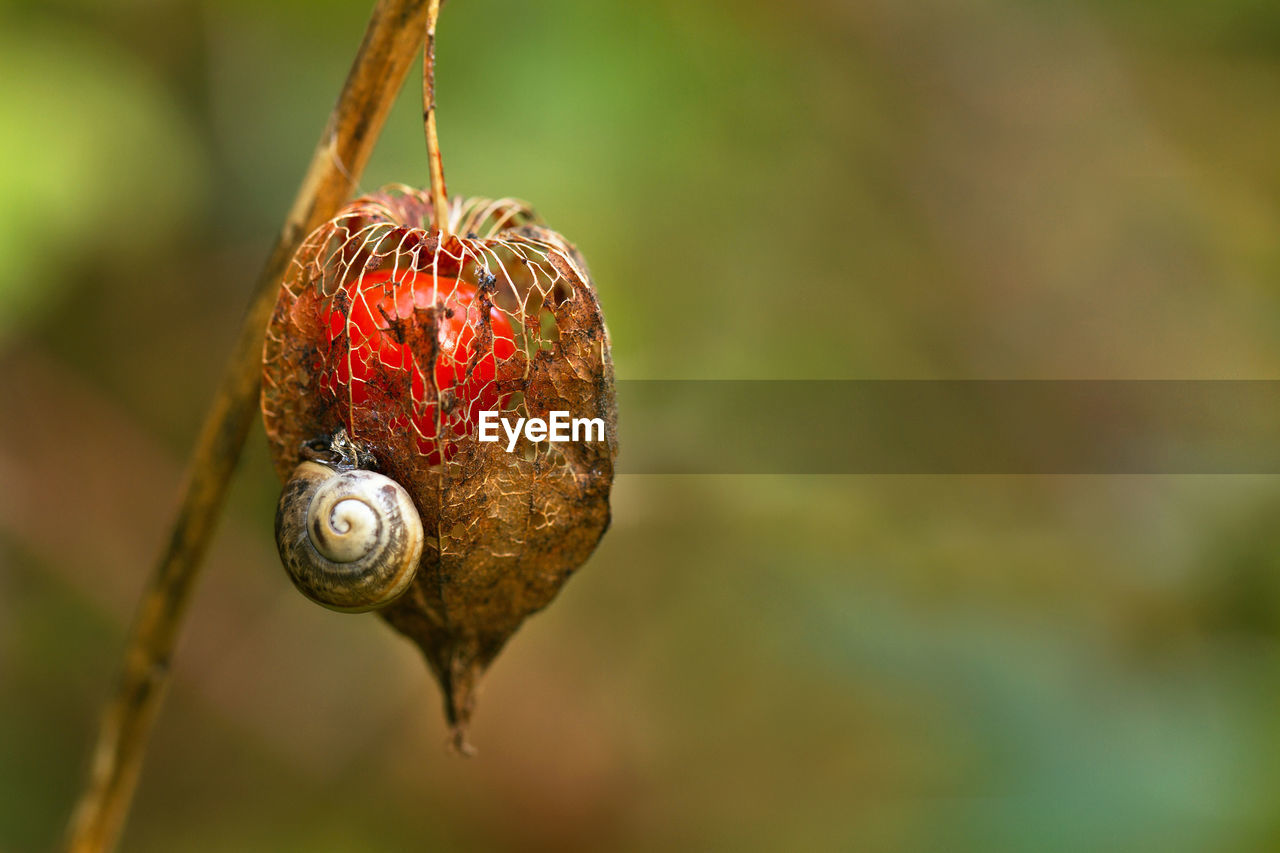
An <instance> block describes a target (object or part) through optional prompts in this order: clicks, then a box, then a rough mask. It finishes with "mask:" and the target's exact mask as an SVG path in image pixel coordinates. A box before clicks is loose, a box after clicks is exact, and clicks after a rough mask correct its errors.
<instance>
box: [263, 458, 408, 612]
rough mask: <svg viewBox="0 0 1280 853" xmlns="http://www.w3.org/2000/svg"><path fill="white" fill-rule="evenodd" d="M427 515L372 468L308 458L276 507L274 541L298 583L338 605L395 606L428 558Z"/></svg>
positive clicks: (327, 602)
mask: <svg viewBox="0 0 1280 853" xmlns="http://www.w3.org/2000/svg"><path fill="white" fill-rule="evenodd" d="M422 542H423V533H422V520H421V519H420V518H419V516H418V510H417V507H415V506H414V503H413V499H412V498H411V497H410V496H409V493H408V492H406V491H405V489H404V488H403V487H402V486H400V484H399V483H397V482H395V481H394V480H392V479H390V478H389V477H385V476H383V475H382V474H379V473H377V472H374V471H368V470H362V469H358V468H356V469H348V470H342V469H340V468H336V467H333V466H332V465H329V464H325V463H324V462H320V461H314V460H305V461H303V462H302V463H300V464H299V465H298V467H297V468H295V469H294V472H293V476H292V477H291V478H290V479H289V482H288V483H287V484H286V485H285V488H284V493H283V494H282V495H281V496H280V505H279V507H278V508H277V510H276V546H277V548H279V550H280V559H281V561H282V562H283V563H284V567H285V569H286V570H287V571H288V572H289V577H290V578H292V579H293V583H294V585H295V586H297V587H298V589H299V590H301V591H302V593H303V594H304V595H306V596H307V597H308V598H310V599H311V600H312V601H315V602H316V603H318V604H322V605H324V606H325V607H328V608H331V609H333V610H341V611H345V612H350V613H355V612H360V611H363V610H375V609H377V608H379V607H382V606H384V605H386V604H390V603H391V602H392V601H394V600H395V599H396V598H397V597H399V595H400V594H401V593H403V592H404V591H405V589H407V588H408V586H409V583H410V582H411V581H412V580H413V577H414V575H415V574H416V573H417V571H418V561H419V560H420V559H421V557H422Z"/></svg>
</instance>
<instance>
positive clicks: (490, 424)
mask: <svg viewBox="0 0 1280 853" xmlns="http://www.w3.org/2000/svg"><path fill="white" fill-rule="evenodd" d="M548 414H549V415H550V416H551V417H550V419H549V420H543V419H542V418H516V419H515V423H514V425H513V424H512V421H511V419H510V418H504V417H500V416H499V414H498V413H497V412H495V411H486V412H481V413H480V440H481V441H486V442H493V441H498V440H499V438H500V437H499V435H498V425H499V424H501V425H502V431H503V432H505V433H506V434H507V452H508V453H511V452H512V451H514V450H515V449H516V442H517V441H519V439H520V433H521V432H523V433H524V437H525V438H527V439H528V440H529V441H534V442H537V441H555V442H562V441H604V420H603V419H602V418H571V417H569V413H568V412H562V411H559V410H556V411H552V412H549V413H548Z"/></svg>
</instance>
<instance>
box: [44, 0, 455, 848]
mask: <svg viewBox="0 0 1280 853" xmlns="http://www.w3.org/2000/svg"><path fill="white" fill-rule="evenodd" d="M432 5H433V6H436V5H437V2H435V0H433V3H432ZM426 20H427V0H379V2H378V5H377V6H376V7H375V9H374V11H373V15H372V17H371V18H370V20H369V25H368V28H367V29H366V31H365V36H364V41H363V42H362V43H361V45H360V50H359V52H358V53H357V54H356V58H355V62H354V63H353V65H352V68H351V72H350V74H349V75H348V77H347V80H346V83H345V85H344V86H343V89H342V93H341V94H340V95H339V97H338V102H337V104H336V105H335V106H334V109H333V112H332V113H331V114H330V116H329V123H328V125H327V126H326V127H325V131H324V134H323V136H321V138H320V143H319V144H318V145H317V147H316V150H315V153H314V155H313V156H312V159H311V165H310V167H309V168H308V170H307V174H306V177H305V178H304V179H303V182H302V186H301V187H300V188H299V190H298V195H297V198H296V199H295V201H294V204H293V208H292V210H290V212H289V216H288V219H287V220H286V221H285V225H284V228H283V229H282V231H281V233H280V236H279V237H278V238H277V240H276V243H275V246H274V248H273V249H272V250H271V254H270V256H269V257H268V259H267V262H266V265H265V266H264V268H263V270H262V273H261V274H260V276H259V277H258V282H257V291H256V295H255V296H254V298H253V302H252V304H251V306H250V308H249V312H248V315H247V316H246V318H245V321H244V325H243V326H242V328H241V330H240V336H239V339H238V340H237V341H236V345H235V350H234V352H233V353H232V355H231V359H230V362H229V363H228V365H227V368H226V372H225V373H224V375H223V378H222V383H221V385H220V386H219V388H218V390H217V393H216V395H215V396H214V399H213V405H212V407H211V409H210V411H209V414H208V416H207V417H206V419H205V422H204V426H203V428H202V429H201V431H200V436H199V439H198V440H197V442H196V446H195V450H194V451H193V453H192V456H191V461H190V464H189V468H188V473H187V479H186V485H185V490H184V492H183V496H182V501H181V504H180V505H179V509H178V515H177V518H176V519H175V520H174V523H173V530H172V535H171V537H170V540H169V543H168V545H167V546H166V547H165V549H164V552H163V553H162V554H161V556H160V560H159V562H158V564H157V565H156V567H155V570H154V572H153V574H152V575H151V578H150V580H149V581H148V583H147V587H146V589H145V591H144V592H143V594H142V599H141V602H140V604H139V607H138V612H137V614H136V616H135V621H134V623H133V626H132V629H131V633H130V636H129V641H128V649H127V651H126V654H125V660H124V671H123V673H122V674H121V679H120V684H119V688H118V690H117V692H116V695H115V696H114V697H113V698H112V700H111V701H110V703H109V704H108V705H107V708H106V709H105V711H104V713H103V716H102V723H101V729H100V731H99V733H98V741H97V744H96V746H95V747H94V751H93V754H92V759H91V766H90V769H89V777H88V779H87V780H86V783H85V787H84V790H83V793H82V794H81V797H80V800H79V802H78V804H77V805H76V808H75V811H74V813H73V814H72V817H71V822H70V824H69V826H68V835H67V845H66V849H67V850H68V851H71V853H90V851H93V853H98V851H107V850H111V849H113V848H114V847H115V844H116V841H117V840H118V838H119V835H120V831H121V829H122V828H123V826H124V821H125V817H126V815H127V813H128V809H129V804H130V801H131V800H132V797H133V791H134V788H135V787H136V784H137V781H138V774H139V771H140V769H141V766H142V758H143V754H144V751H145V749H146V743H147V737H148V734H149V733H150V730H151V726H152V724H153V723H154V722H155V719H156V716H157V714H158V712H159V709H160V702H161V700H162V698H163V695H164V688H165V686H166V684H167V682H168V675H169V666H170V660H171V658H172V654H173V646H174V641H175V640H176V638H177V635H178V631H179V628H180V627H181V623H182V618H183V615H184V614H185V612H186V607H187V603H188V602H189V600H190V598H191V593H192V590H193V588H194V585H195V580H196V576H197V574H198V570H199V568H200V565H201V561H202V559H203V557H204V553H205V550H206V549H207V546H208V544H209V540H210V538H211V536H212V534H213V530H214V525H215V522H216V520H217V516H218V512H219V510H220V509H221V507H222V504H223V501H224V499H225V497H226V491H227V485H228V483H229V481H230V479H231V473H232V471H233V470H234V468H235V465H236V461H237V459H238V458H239V456H240V451H241V449H242V447H243V446H244V440H245V436H246V434H247V433H248V430H249V426H250V424H251V423H252V421H253V417H254V415H255V414H256V412H257V410H258V392H259V387H260V383H261V377H262V341H263V332H264V329H265V328H266V325H267V319H268V318H269V316H270V315H271V311H272V307H273V305H274V303H275V298H276V291H277V289H278V288H279V285H280V279H281V276H282V275H283V274H284V272H285V269H286V267H287V265H288V263H289V259H290V258H291V257H292V256H293V254H294V252H295V251H296V250H297V248H298V246H299V244H300V243H301V242H302V239H303V238H304V237H305V236H306V235H307V234H308V233H309V232H310V231H312V230H313V229H315V228H316V227H318V226H319V225H320V224H322V223H323V222H325V221H327V220H329V219H330V218H332V217H333V216H334V214H336V213H337V211H338V209H339V207H340V206H341V205H342V204H343V203H344V202H345V201H346V200H347V199H348V198H349V197H350V196H351V194H352V192H353V191H354V190H355V187H356V182H357V180H358V179H359V176H360V174H361V173H362V172H363V171H364V167H365V164H366V163H367V162H368V159H369V155H370V153H371V152H372V150H373V145H374V142H375V141H376V140H377V138H378V134H379V133H380V132H381V130H382V125H383V123H384V121H385V120H386V117H387V113H388V112H389V111H390V109H391V104H392V101H393V100H394V98H395V95H396V93H397V92H398V91H399V89H400V86H401V84H402V83H403V82H404V78H405V76H406V75H407V74H408V71H409V67H410V65H411V64H412V62H413V57H414V56H415V54H416V53H417V49H418V45H419V44H421V43H422V33H423V29H424V26H425V24H426Z"/></svg>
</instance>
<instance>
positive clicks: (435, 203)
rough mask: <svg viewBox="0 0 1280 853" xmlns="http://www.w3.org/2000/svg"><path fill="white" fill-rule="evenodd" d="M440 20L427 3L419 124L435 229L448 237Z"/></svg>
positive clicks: (436, 3)
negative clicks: (439, 111)
mask: <svg viewBox="0 0 1280 853" xmlns="http://www.w3.org/2000/svg"><path fill="white" fill-rule="evenodd" d="M439 17H440V0H430V2H428V3H427V41H426V45H425V46H424V47H423V50H422V120H423V122H424V123H425V126H426V130H427V161H428V165H429V168H430V169H431V205H432V207H434V208H435V219H436V223H435V224H436V228H438V229H439V230H440V233H441V234H448V233H449V191H448V190H447V189H445V185H444V159H443V158H441V156H440V137H439V135H438V134H437V133H436V19H437V18H439Z"/></svg>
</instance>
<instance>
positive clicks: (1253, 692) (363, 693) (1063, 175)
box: [0, 0, 1280, 851]
mask: <svg viewBox="0 0 1280 853" xmlns="http://www.w3.org/2000/svg"><path fill="white" fill-rule="evenodd" d="M370 6H371V3H370V2H368V1H367V0H351V2H335V0H272V2H262V0H252V2H251V0H115V2H102V0H26V2H13V0H8V2H4V3H2V4H0V10H2V11H0V850H3V851H26V850H43V849H49V848H50V847H51V846H53V845H54V844H55V843H56V841H57V839H58V837H59V836H60V833H61V831H62V826H63V824H64V821H65V818H66V816H67V812H68V810H69V807H70V804H71V802H72V801H73V799H74V797H75V794H76V791H77V787H78V784H79V782H80V781H81V778H82V774H83V771H84V769H85V766H86V760H87V759H86V756H87V750H88V748H89V746H90V743H91V740H92V738H93V736H94V733H95V729H96V720H97V715H98V712H99V710H100V708H101V706H102V703H103V701H104V700H105V698H106V696H107V695H108V692H109V690H110V689H111V686H112V684H113V682H114V679H115V675H116V672H117V668H118V659H119V655H120V653H121V650H122V644H123V640H124V632H125V628H126V625H127V622H128V619H129V617H130V614H131V612H132V607H133V603H134V601H135V599H136V596H137V593H138V591H139V590H140V588H141V585H142V583H143V579H144V577H145V575H146V573H147V571H148V569H149V567H150V565H151V563H152V560H153V559H154V555H155V554H156V553H157V551H158V549H159V547H160V545H161V544H162V542H163V540H164V536H165V528H166V525H167V524H168V522H169V520H170V517H171V514H172V511H173V501H174V499H175V496H176V494H177V490H178V484H179V478H180V475H181V468H182V465H183V459H184V457H185V454H186V452H187V451H188V449H189V447H190V446H191V444H192V441H193V438H194V434H195V431H196V429H197V426H198V424H199V422H200V420H201V418H202V417H203V415H204V411H205V408H206V405H207V401H208V399H209V397H210V395H211V392H212V390H213V388H214V386H215V383H216V381H217V377H218V375H219V373H220V371H221V369H222V365H223V363H224V360H225V357H226V355H227V354H228V352H229V350H230V346H231V342H232V340H233V339H234V335H235V330H236V327H237V324H238V322H239V320H240V317H241V313H242V311H243V309H244V306H245V305H246V304H247V300H248V296H249V291H250V287H251V282H252V281H253V279H254V276H255V273H256V271H257V269H258V267H259V265H260V263H261V261H262V260H263V258H264V255H265V252H266V250H267V247H268V245H269V243H270V241H271V239H272V238H273V236H274V235H275V233H276V231H277V229H278V228H279V226H280V223H281V221H282V219H283V216H284V213H285V211H286V209H287V207H288V205H289V202H290V200H291V198H292V194H293V192H294V189H295V188H296V186H297V184H298V182H299V179H300V178H301V175H302V170H303V167H304V165H305V163H306V160H307V158H308V156H309V153H310V150H311V147H312V145H313V144H314V141H315V139H316V137H317V135H318V134H319V131H320V129H321V128H322V126H323V124H324V121H325V117H326V115H327V112H328V110H329V107H330V106H331V104H332V102H333V100H334V98H335V97H336V94H337V92H338V89H339V87H340V85H341V82H342V79H343V77H344V76H345V73H346V69H347V66H348V64H349V62H350V59H351V57H352V55H353V54H354V51H355V48H356V45H357V43H358V41H359V38H360V34H361V32H362V30H363V25H364V21H365V19H366V17H367V14H368V11H369V8H370ZM439 56H440V63H441V67H440V72H439V82H440V93H439V104H440V121H441V133H442V141H443V146H444V152H445V158H446V164H447V170H448V177H449V186H450V188H451V189H453V190H454V191H455V192H461V193H467V194H484V195H504V194H505V195H517V196H521V197H524V198H527V199H530V200H532V201H533V202H534V203H535V204H536V205H537V206H538V208H539V209H540V211H541V212H542V213H543V215H544V216H545V217H546V219H547V220H548V221H549V222H550V223H551V224H552V225H553V226H554V227H556V228H558V229H560V230H562V231H563V232H564V233H565V234H567V235H569V236H570V237H571V238H572V239H574V240H575V241H576V242H577V243H578V244H579V246H580V247H581V248H582V249H583V251H584V252H585V254H586V255H587V257H588V258H589V260H590V262H591V264H592V268H593V271H594V272H595V275H596V278H597V281H598V283H599V288H600V296H601V300H602V303H603V305H604V307H605V310H606V314H607V317H608V319H609V323H610V327H611V330H612V334H613V342H614V355H615V359H616V362H617V368H618V375H619V377H621V378H626V379H653V378H689V379H702V378H739V379H740V378H771V379H786V378H930V379H952V378H954V379H964V378H1072V379H1092V378H1217V377H1233V378H1242V377H1247V378H1275V377H1277V375H1278V373H1280V334H1278V333H1280V287H1278V286H1277V280H1278V278H1277V277H1278V275H1280V240H1278V239H1277V235H1280V157H1277V156H1276V151H1277V147H1278V143H1280V6H1278V5H1277V4H1275V3H1273V2H1270V0H1218V2H1213V3H1206V2H1195V0H1169V2H1163V3H1158V4H1157V3H1149V2H1138V0H1081V1H1080V2H1065V0H920V2H912V3H899V2H895V0H795V2H790V3H777V2H762V0H657V2H647V3H623V2H619V3H602V2H599V0H543V2H539V3H530V2H527V0H451V2H450V3H449V4H448V6H447V7H446V9H445V13H444V15H443V19H442V23H441V40H440V46H439ZM412 80H413V77H411V83H410V85H409V87H408V89H407V90H406V92H405V93H404V96H403V97H402V98H401V100H400V102H399V103H398V106H397V109H396V112H395V113H394V115H393V116H392V118H391V120H390V122H389V124H388V126H387V129H386V131H385V134H384V136H383V139H382V141H381V143H380V144H379V147H378V150H377V153H376V155H375V157H374V160H373V162H372V164H371V166H370V168H369V169H368V171H367V173H366V175H365V178H364V180H363V182H362V186H363V187H364V188H365V189H372V188H376V187H377V186H379V185H380V184H382V183H384V182H389V181H404V182H410V183H418V184H422V183H425V181H426V174H427V167H426V158H425V155H424V149H423V142H422V134H421V127H420V124H419V116H418V98H419V92H418V90H417V88H416V86H415V84H414V83H413V82H412ZM761 405H762V406H767V405H768V403H767V401H762V403H761ZM622 417H623V418H624V419H625V417H626V412H625V411H624V412H623V413H622ZM774 417H776V419H777V425H778V431H779V436H780V438H779V440H780V441H785V440H786V439H785V435H786V433H787V431H788V430H790V429H796V428H802V427H804V426H806V425H801V424H795V423H790V422H788V416H787V412H786V411H778V412H776V414H775V415H774ZM833 428H838V427H833ZM623 453H624V454H625V453H626V448H625V447H623ZM277 494H278V484H277V483H276V482H275V481H274V479H273V476H272V474H271V472H270V470H269V467H268V465H267V462H266V458H265V446H264V440H263V437H262V434H261V429H260V427H257V428H255V431H254V433H253V434H252V435H251V436H250V440H249V445H248V452H247V454H246V456H245V459H244V461H243V464H242V465H241V468H240V471H239V475H238V478H237V480H236V485H235V488H234V493H233V498H232V501H231V504H230V507H229V510H228V512H227V513H226V515H225V517H224V520H223V523H222V525H221V528H220V532H219V535H218V538H217V543H216V546H215V548H214V551H213V555H212V558H211V560H210V562H209V565H208V568H207V571H206V573H205V576H204V578H203V580H202V582H201V586H200V588H199V592H198V597H197V600H196V603H195V606H194V608H193V610H192V612H191V615H190V621H189V624H188V625H187V628H186V630H185V633H184V638H183V641H182V643H181V646H180V649H179V654H178V657H177V660H176V673H175V679H174V684H173V687H172V690H171V692H170V695H169V699H168V703H167V705H166V707H165V710H164V713H163V716H162V718H161V720H160V722H159V725H158V729H157V731H156V733H155V737H154V740H153V744H152V747H151V751H150V754H149V757H148V761H147V764H146V767H145V771H144V776H143V779H142V784H141V788H140V790H139V795H138V798H137V802H136V807H135V810H134V812H133V815H132V819H131V822H130V824H129V826H128V829H127V832H126V835H125V837H124V844H123V849H126V850H134V851H173V850H184V851H223V850H226V851H230V850H235V851H247V850H252V851H257V850H262V851H287V850H298V851H349V850H361V851H382V850H385V851H403V850H454V851H470V850H478V851H479V850H485V851H487V850H493V851H505V850H557V851H574V850H582V851H598V850H624V851H641V850H653V849H677V850H682V849H688V850H848V849H858V850H867V851H878V850H884V851H911V850H948V851H958V850H974V851H1003V850H1027V849H1035V850H1048V851H1056V850H1063V851H1065V850H1099V849H1106V850H1161V851H1181V850H1197V851H1199V850H1210V851H1231V850H1270V849H1276V847H1277V846H1280V811H1277V809H1276V808H1275V803H1276V802H1277V801H1278V799H1280V761H1278V760H1277V759H1280V525H1277V523H1276V522H1277V518H1280V482H1277V481H1276V479H1275V478H1273V477H1261V476H1259V477H1242V476H1237V477H1208V476H1198V477H1191V476H1185V477H1177V476H1165V477H1120V476H1113V477H1070V476H1060V477H1042V478H1034V477H921V476H916V477H869V476H863V477H852V476H850V477H835V476H833V477H798V476H796V477H786V476H772V477H765V476H759V477H751V476H733V477H710V476H706V477H693V476H690V477H659V476H639V475H636V476H625V477H622V478H620V479H619V481H618V483H617V485H616V488H615V513H614V517H615V520H614V524H613V528H612V530H611V531H610V532H609V534H608V535H607V536H606V537H605V539H604V541H603V542H602V544H601V546H600V548H599V550H598V551H597V553H596V554H595V556H594V557H593V558H592V560H591V561H590V563H588V565H587V566H586V568H585V569H583V570H582V572H581V573H580V574H579V575H578V576H576V577H575V578H574V579H573V580H572V582H570V583H569V585H568V586H567V587H566V589H565V590H564V591H563V593H562V594H561V595H560V597H559V599H558V600H557V602H556V603H555V605H554V606H553V607H551V608H550V609H549V610H547V611H546V612H544V613H542V614H539V615H537V616H535V617H533V618H532V619H531V620H530V621H529V622H528V623H527V624H526V626H525V627H524V629H523V630H522V631H521V632H520V633H519V634H517V636H516V637H515V638H514V640H513V641H512V642H511V644H510V645H509V646H508V649H507V650H506V651H505V652H504V654H503V655H502V656H501V657H500V658H499V660H498V661H497V663H496V665H495V666H494V668H493V669H492V670H491V672H490V673H489V675H488V677H487V680H486V683H485V686H484V690H483V692H482V694H481V700H480V705H479V711H478V716H477V719H476V723H475V728H474V731H473V739H474V742H475V743H476V744H477V745H478V747H479V749H480V755H479V756H478V757H476V758H474V759H471V760H464V759H459V758H456V757H454V756H452V755H451V754H449V752H448V750H447V749H446V746H445V731H444V726H443V722H442V720H441V713H440V709H439V701H438V695H437V691H436V688H435V686H434V684H433V683H432V682H431V680H430V678H429V676H428V674H427V672H426V670H425V667H424V666H423V665H422V664H421V662H420V660H419V659H418V657H417V654H416V652H415V651H414V650H413V648H411V647H410V645H409V644H408V643H407V642H405V641H403V640H402V639H400V638H399V637H397V636H395V635H394V634H393V633H392V632H391V631H390V629H388V628H387V627H385V626H384V625H383V624H381V623H380V622H379V621H378V620H376V619H374V618H371V617H368V618H359V617H350V616H342V615H338V614H333V613H329V612H326V611H323V610H321V609H319V608H317V607H315V606H313V605H311V604H309V603H308V602H306V601H304V600H303V599H302V598H301V597H300V596H298V595H297V594H296V593H295V592H294V591H293V590H292V588H291V587H290V586H289V585H288V582H287V580H286V579H285V576H284V573H283V572H282V571H281V570H280V568H279V565H278V562H277V560H276V557H275V555H274V546H273V544H272V540H271V522H272V513H273V507H274V502H275V500H276V496H277Z"/></svg>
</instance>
